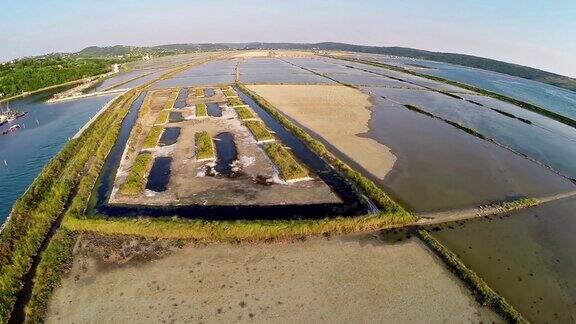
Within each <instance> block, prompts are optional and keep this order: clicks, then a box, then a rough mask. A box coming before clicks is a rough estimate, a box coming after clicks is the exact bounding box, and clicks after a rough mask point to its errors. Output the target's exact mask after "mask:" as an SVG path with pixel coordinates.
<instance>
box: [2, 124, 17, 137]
mask: <svg viewBox="0 0 576 324" xmlns="http://www.w3.org/2000/svg"><path fill="white" fill-rule="evenodd" d="M19 129H20V125H18V124H16V125H12V126H10V128H8V129H7V130H5V131H4V132H2V135H6V134H9V133H14V132H15V131H17V130H19Z"/></svg>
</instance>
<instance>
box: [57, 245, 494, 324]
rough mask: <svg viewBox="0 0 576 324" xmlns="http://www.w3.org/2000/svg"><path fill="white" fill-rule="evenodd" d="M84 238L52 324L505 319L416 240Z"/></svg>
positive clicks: (58, 296)
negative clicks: (180, 243)
mask: <svg viewBox="0 0 576 324" xmlns="http://www.w3.org/2000/svg"><path fill="white" fill-rule="evenodd" d="M95 240H96V242H94V241H95ZM110 245H112V246H111V247H110ZM79 246H80V248H78V249H77V251H76V253H75V254H76V256H75V260H74V265H73V267H72V269H71V272H70V273H69V274H67V276H66V277H65V278H64V280H63V283H62V285H61V286H60V287H59V288H57V289H56V291H55V293H54V295H53V296H52V299H51V301H50V303H49V313H48V317H47V322H48V323H53V322H67V323H71V322H121V321H124V322H204V323H205V322H278V323H280V322H283V323H285V322H318V321H322V322H394V323H397V322H406V323H407V322H410V323H416V322H426V323H429V322H480V321H484V322H492V321H500V319H499V318H498V317H497V316H496V315H495V314H494V313H492V312H491V311H490V310H489V309H487V308H484V307H482V306H480V305H479V304H477V302H476V301H475V300H474V299H473V297H472V295H471V293H470V292H469V291H468V290H467V289H466V288H465V287H464V286H463V285H462V284H461V283H460V282H459V281H458V280H457V279H456V278H455V277H454V276H453V275H452V274H451V273H450V272H449V271H448V270H447V269H446V268H445V267H444V266H443V265H442V264H441V262H440V261H439V260H438V259H437V258H436V257H435V256H434V255H433V254H432V253H431V252H430V251H428V250H427V249H426V248H425V247H424V246H423V245H422V243H420V241H417V240H407V241H404V243H401V244H396V245H389V244H385V243H383V242H382V240H381V238H380V237H378V236H377V235H374V236H372V235H366V234H363V235H358V236H348V237H344V238H333V239H312V240H309V241H298V242H289V243H273V244H266V243H260V244H213V245H190V246H186V247H183V248H181V249H178V248H170V247H169V245H168V244H165V243H162V242H158V241H146V242H144V243H142V242H138V241H136V240H134V239H132V240H128V241H126V242H120V241H117V240H116V241H114V240H113V241H112V243H109V242H105V244H104V245H102V242H98V239H95V238H94V237H92V238H89V239H88V240H87V239H86V238H84V239H83V241H82V244H79ZM134 255H140V256H139V257H136V258H135V259H132V260H131V261H129V262H126V261H127V260H129V259H131V258H133V256H134ZM161 256H162V257H161ZM103 258H104V259H105V260H107V261H103ZM118 263H123V264H122V265H119V264H118Z"/></svg>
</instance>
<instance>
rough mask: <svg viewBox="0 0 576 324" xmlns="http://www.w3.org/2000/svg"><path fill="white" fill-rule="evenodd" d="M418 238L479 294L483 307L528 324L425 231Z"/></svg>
mask: <svg viewBox="0 0 576 324" xmlns="http://www.w3.org/2000/svg"><path fill="white" fill-rule="evenodd" d="M418 237H420V239H422V241H424V243H426V245H428V247H429V248H430V249H431V250H432V251H434V252H435V253H436V254H437V255H438V256H439V257H440V258H441V259H442V260H444V262H445V263H446V264H447V265H448V267H449V268H450V269H452V271H453V272H454V273H455V274H456V275H457V276H459V277H460V278H461V279H462V280H463V281H464V282H466V284H467V285H468V286H470V287H471V288H472V289H473V290H474V291H476V292H477V294H478V297H479V298H480V302H481V303H482V305H486V306H489V307H491V308H492V309H493V310H494V311H496V312H497V313H499V314H501V315H502V316H504V317H505V318H506V319H507V320H508V321H509V322H511V323H528V321H526V319H524V318H523V317H522V315H521V314H520V313H519V312H518V311H517V310H515V309H514V307H512V305H510V304H508V302H507V301H506V300H505V299H504V298H502V297H501V296H500V295H498V293H496V292H495V291H494V290H492V288H490V287H489V286H488V284H486V282H484V280H482V278H480V277H479V276H478V275H477V274H476V273H474V271H472V270H471V269H469V268H468V267H467V266H466V265H465V264H464V263H463V262H462V261H461V260H460V259H459V258H458V256H456V254H454V253H453V252H451V251H450V250H449V249H448V248H446V247H445V246H444V245H443V244H442V243H440V242H439V241H438V240H437V239H436V238H434V237H433V236H432V235H431V234H430V233H428V232H427V231H425V230H419V231H418Z"/></svg>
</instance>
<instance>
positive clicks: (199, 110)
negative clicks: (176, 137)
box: [196, 103, 208, 117]
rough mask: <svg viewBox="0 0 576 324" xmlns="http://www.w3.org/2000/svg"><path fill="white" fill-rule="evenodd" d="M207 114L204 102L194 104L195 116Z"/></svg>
mask: <svg viewBox="0 0 576 324" xmlns="http://www.w3.org/2000/svg"><path fill="white" fill-rule="evenodd" d="M206 116H208V107H206V104H205V103H199V104H196V117H206Z"/></svg>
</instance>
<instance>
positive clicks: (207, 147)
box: [194, 132, 215, 160]
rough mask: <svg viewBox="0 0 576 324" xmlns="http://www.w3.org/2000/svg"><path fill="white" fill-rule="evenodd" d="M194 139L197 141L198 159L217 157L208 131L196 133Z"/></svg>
mask: <svg viewBox="0 0 576 324" xmlns="http://www.w3.org/2000/svg"><path fill="white" fill-rule="evenodd" d="M194 139H195V143H196V158H197V159H198V160H204V159H213V158H214V157H215V154H214V144H213V143H212V138H211V137H210V135H208V132H200V133H196V134H195V135H194Z"/></svg>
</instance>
